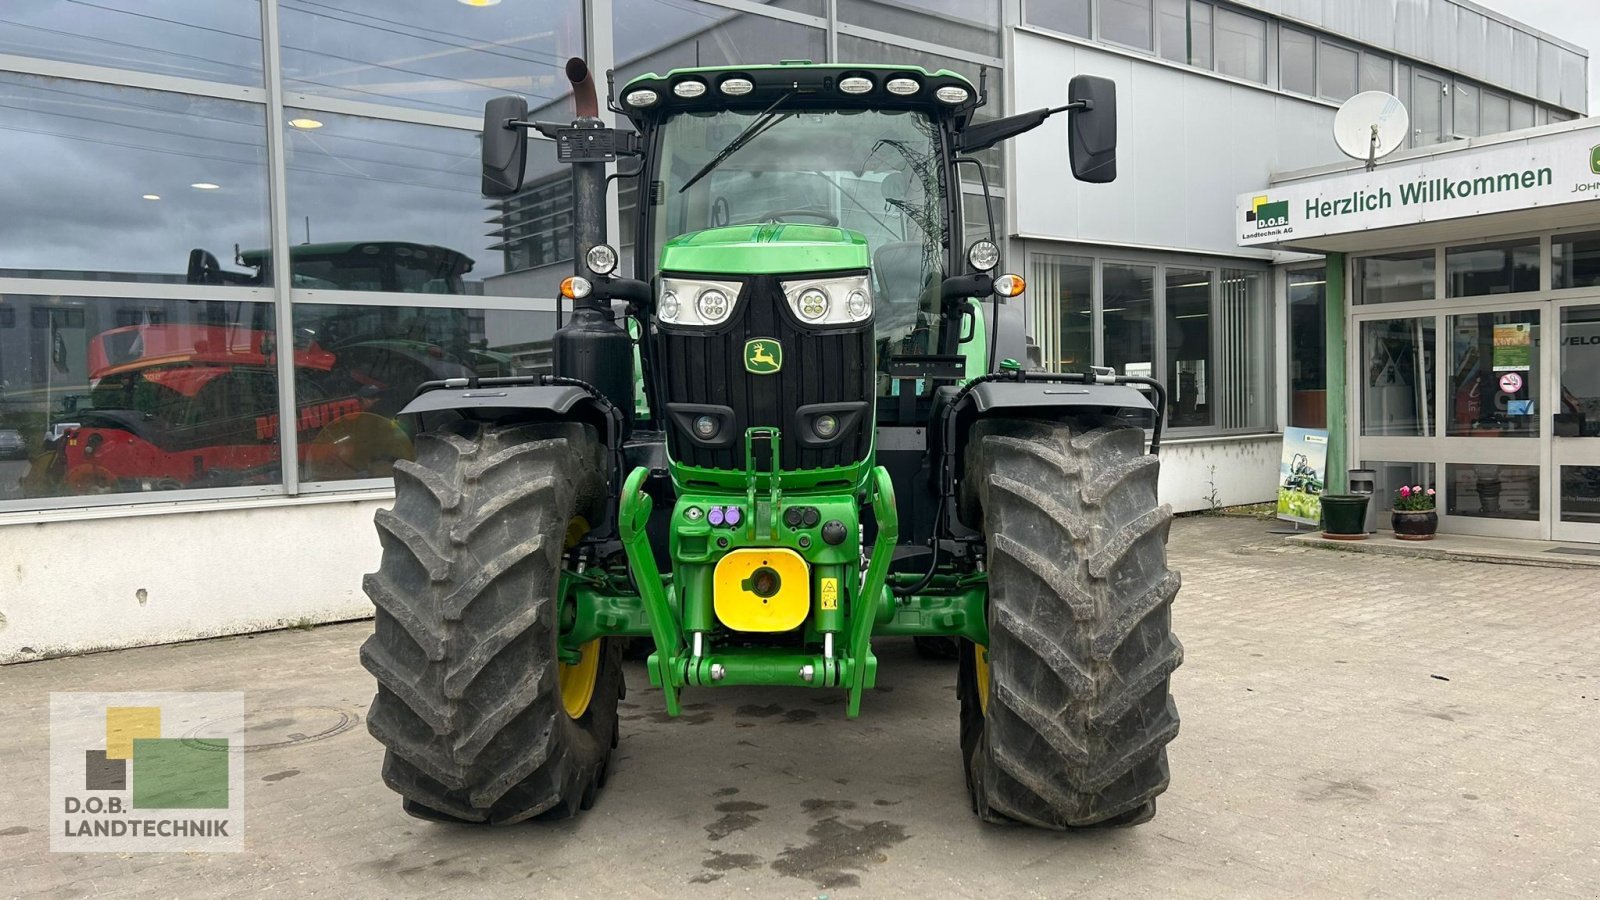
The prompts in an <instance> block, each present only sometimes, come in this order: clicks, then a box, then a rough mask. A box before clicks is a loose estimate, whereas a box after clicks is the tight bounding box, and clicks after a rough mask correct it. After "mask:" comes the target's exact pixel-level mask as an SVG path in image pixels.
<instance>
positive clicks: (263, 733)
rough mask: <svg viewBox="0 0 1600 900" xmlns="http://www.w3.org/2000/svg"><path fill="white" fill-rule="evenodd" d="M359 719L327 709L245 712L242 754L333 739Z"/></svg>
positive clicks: (271, 708) (277, 708)
mask: <svg viewBox="0 0 1600 900" xmlns="http://www.w3.org/2000/svg"><path fill="white" fill-rule="evenodd" d="M358 721H359V718H358V717H357V716H356V715H355V714H354V713H348V712H345V711H344V710H342V709H335V708H333V707H331V706H269V707H265V708H263V709H255V710H251V711H250V712H247V713H245V716H244V746H242V747H240V748H238V749H239V751H242V752H245V753H254V752H256V751H259V750H275V749H277V748H279V747H288V746H292V745H294V744H307V743H310V742H312V741H323V740H327V739H328V738H331V737H337V736H339V735H341V734H344V733H345V732H346V731H349V730H350V729H352V728H354V727H355V726H356V722H358ZM211 724H212V723H202V724H201V725H200V726H198V727H197V728H195V729H193V731H192V733H191V735H186V737H187V736H192V735H197V734H200V733H202V732H203V731H205V730H206V729H209V728H211Z"/></svg>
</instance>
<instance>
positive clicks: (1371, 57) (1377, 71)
mask: <svg viewBox="0 0 1600 900" xmlns="http://www.w3.org/2000/svg"><path fill="white" fill-rule="evenodd" d="M1359 88H1360V89H1361V90H1363V91H1384V92H1385V93H1387V92H1390V91H1393V90H1394V60H1392V59H1390V58H1389V57H1387V56H1384V55H1383V54H1382V53H1373V52H1372V51H1371V50H1363V51H1361V83H1360V85H1359Z"/></svg>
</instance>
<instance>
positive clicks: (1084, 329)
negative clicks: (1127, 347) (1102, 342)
mask: <svg viewBox="0 0 1600 900" xmlns="http://www.w3.org/2000/svg"><path fill="white" fill-rule="evenodd" d="M1028 260H1029V266H1028V275H1027V279H1028V293H1027V295H1026V296H1027V297H1028V301H1029V308H1030V310H1031V311H1032V314H1033V323H1032V326H1031V328H1030V331H1031V332H1032V333H1033V334H1035V335H1037V336H1038V337H1039V338H1040V339H1041V341H1042V346H1041V348H1040V349H1041V351H1042V352H1043V354H1044V358H1042V359H1041V360H1039V363H1040V365H1042V366H1043V367H1044V368H1045V369H1047V370H1049V371H1051V372H1087V371H1089V366H1090V365H1092V364H1093V363H1094V358H1093V354H1094V296H1093V290H1094V260H1093V259H1091V258H1089V257H1087V256H1061V255H1058V254H1055V253H1030V254H1029V255H1028Z"/></svg>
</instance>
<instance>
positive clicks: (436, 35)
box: [0, 0, 1006, 512]
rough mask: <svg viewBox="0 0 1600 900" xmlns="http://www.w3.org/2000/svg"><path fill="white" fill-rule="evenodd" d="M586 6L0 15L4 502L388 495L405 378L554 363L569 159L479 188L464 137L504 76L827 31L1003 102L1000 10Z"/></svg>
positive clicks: (525, 90)
mask: <svg viewBox="0 0 1600 900" xmlns="http://www.w3.org/2000/svg"><path fill="white" fill-rule="evenodd" d="M609 9H610V15H609V19H608V20H607V21H603V22H600V23H599V24H598V28H597V32H598V33H593V34H591V33H588V32H586V25H585V22H586V21H588V18H589V17H590V13H591V10H588V9H587V8H586V6H585V3H584V2H583V0H530V2H519V3H498V4H468V3H449V2H447V3H439V2H433V0H352V2H348V3H339V4H328V3H311V2H305V0H229V2H209V0H208V2H201V0H168V2H165V3H162V4H159V5H150V4H145V3H141V2H135V0H99V2H96V3H92V4H91V3H83V4H52V3H43V2H40V3H31V2H30V3H24V4H17V5H16V8H14V9H12V8H8V9H7V11H6V13H5V15H3V16H0V55H4V56H5V58H6V60H7V61H6V62H0V95H3V96H4V98H5V99H4V100H3V101H0V102H3V103H4V105H5V106H6V107H7V108H8V111H9V112H10V115H9V116H7V118H6V120H5V124H4V126H3V130H4V132H5V134H6V136H7V140H5V141H0V171H3V172H5V173H6V174H5V176H4V177H5V179H6V181H7V183H8V184H9V185H12V186H13V187H14V188H15V189H13V190H8V191H7V192H6V196H7V208H6V215H4V216H0V436H3V438H4V440H3V441H0V445H3V447H0V512H3V511H5V510H8V509H9V510H18V509H28V508H33V507H38V506H47V507H66V506H74V505H86V504H95V503H127V502H129V501H130V500H137V499H139V498H148V499H158V498H159V499H168V498H175V499H190V498H196V499H199V498H215V497H225V496H246V495H261V496H272V495H282V494H290V493H301V492H307V491H312V492H314V491H318V490H348V489H351V488H352V487H354V488H373V487H383V486H385V484H386V481H385V479H387V478H388V477H389V475H390V472H391V471H392V466H393V464H394V462H395V461H396V460H399V459H404V458H407V457H409V456H410V454H411V438H412V435H411V434H410V433H409V431H408V430H407V429H408V427H409V426H408V424H407V423H404V422H401V421H399V420H398V419H397V418H396V416H395V413H396V412H397V411H398V410H399V409H400V408H401V406H403V405H404V403H405V402H406V400H407V399H408V398H409V397H410V396H411V395H412V393H413V392H414V390H415V388H416V386H417V385H418V384H419V383H420V382H422V381H426V380H433V379H438V378H448V377H459V376H467V375H481V376H489V375H508V374H525V373H532V372H539V371H548V369H549V366H550V342H551V335H552V334H553V332H554V329H555V327H556V322H557V313H556V302H555V299H554V297H553V296H552V294H553V290H554V287H555V284H556V282H557V280H558V279H559V277H560V275H563V274H566V272H567V271H568V267H569V266H570V264H571V259H572V256H573V248H572V243H571V241H572V238H571V197H570V191H571V188H570V181H569V179H568V176H567V174H566V172H565V171H564V167H558V165H557V164H556V163H555V161H554V153H553V152H552V151H551V149H550V147H551V145H550V144H548V143H544V142H542V141H541V140H539V139H535V142H534V145H533V146H532V147H530V152H529V176H528V181H527V186H526V188H525V190H524V191H523V192H522V193H520V194H519V195H518V196H516V197H513V198H510V199H509V200H506V201H502V202H490V201H485V200H484V199H483V197H482V196H481V194H480V193H479V171H478V169H479V166H478V147H479V136H478V130H479V127H480V125H479V121H480V117H481V115H482V109H483V103H484V101H485V100H487V99H488V98H490V97H494V96H498V95H502V94H512V93H514V94H520V95H522V96H524V97H526V98H528V99H529V102H530V105H531V106H532V107H533V110H532V112H531V113H530V118H536V119H542V120H557V121H559V120H564V119H567V118H569V117H570V116H571V115H572V114H573V107H572V99H571V95H570V90H569V88H568V86H567V83H566V79H565V77H564V74H563V72H562V68H561V67H562V65H563V63H564V62H565V60H566V59H567V58H569V57H572V56H584V57H587V58H589V59H591V60H597V61H606V60H609V61H611V63H610V64H611V65H613V66H614V67H615V69H616V71H617V76H616V77H617V79H618V81H619V82H620V81H621V80H624V79H626V78H627V77H629V76H631V75H634V74H639V73H643V72H647V71H652V70H654V71H665V70H667V69H670V68H673V67H676V66H693V65H716V64H721V63H731V62H737V61H757V62H763V61H777V60H780V59H796V58H808V59H812V60H816V61H826V60H828V59H829V58H830V52H832V53H836V54H837V57H838V58H859V59H871V60H873V61H887V62H905V63H915V64H919V65H925V66H929V67H933V68H940V67H943V68H950V69H954V70H957V71H960V72H963V73H965V74H968V75H969V76H972V77H974V78H976V76H977V74H978V69H979V68H980V67H985V66H986V67H988V69H989V70H990V72H989V76H990V77H989V81H988V84H989V88H990V106H989V108H988V109H987V110H986V111H985V115H990V116H997V115H1000V114H1001V113H1000V110H1001V108H1002V105H1003V102H1004V97H1003V94H1002V85H1003V83H1004V78H1003V70H1004V63H1003V60H1002V59H1001V58H1000V53H1001V39H1000V22H1001V5H1000V2H999V0H982V2H964V0H963V2H953V0H917V2H913V3H909V4H887V3H879V2H873V0H774V2H772V3H737V4H732V5H723V4H722V3H719V2H716V0H710V2H698V0H616V2H614V3H612V4H610V6H609ZM830 21H831V22H835V23H837V24H836V25H835V26H834V28H833V30H832V31H831V32H830ZM269 61H275V63H271V62H269ZM602 87H603V85H602ZM275 96H276V97H278V98H281V101H277V102H275V101H274V100H273V97H275ZM982 159H983V161H984V163H985V165H986V166H987V167H988V168H989V175H990V180H991V182H992V183H993V185H994V188H995V191H994V193H995V198H994V205H993V207H992V212H993V214H994V216H995V218H996V221H997V222H998V223H1000V224H1001V225H1002V226H1003V224H1004V222H1005V215H1006V213H1005V203H1006V199H1005V190H1004V187H1005V186H1004V181H1003V174H1004V173H1003V169H1002V167H1001V157H1000V154H999V153H998V152H997V151H990V152H988V153H985V154H983V155H982ZM962 177H963V179H964V180H970V182H971V183H972V186H971V187H967V188H964V192H965V193H966V197H965V200H966V201H967V202H965V203H964V207H965V208H966V210H967V215H968V219H969V221H968V222H967V223H966V224H967V226H968V231H969V233H971V234H972V235H973V236H975V235H976V234H978V233H982V234H985V235H987V234H988V232H989V228H988V224H987V217H986V216H985V215H984V209H983V203H982V194H981V192H978V191H977V188H976V183H977V175H976V170H974V169H972V168H966V169H964V170H963V173H962ZM621 188H622V190H620V191H619V197H618V199H619V203H620V205H621V206H623V207H624V208H626V207H629V206H631V205H632V203H634V202H636V199H637V196H638V192H637V186H635V185H631V184H627V183H626V181H625V180H624V184H623V185H621ZM622 221H623V222H624V223H627V224H629V225H631V220H630V218H629V217H628V216H626V215H624V216H623V217H622ZM853 224H855V225H857V226H859V224H860V223H853ZM616 237H617V239H618V241H619V243H621V244H622V245H623V248H624V250H625V251H626V250H627V249H628V247H627V245H628V244H629V243H631V240H632V236H631V234H630V233H628V231H627V230H626V229H625V230H624V232H623V233H622V234H619V235H617V236H616ZM285 354H288V355H287V356H286V355H285ZM285 419H287V420H288V421H287V423H286V422H285ZM291 448H292V449H291Z"/></svg>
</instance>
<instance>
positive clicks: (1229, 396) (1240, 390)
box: [1215, 269, 1272, 431]
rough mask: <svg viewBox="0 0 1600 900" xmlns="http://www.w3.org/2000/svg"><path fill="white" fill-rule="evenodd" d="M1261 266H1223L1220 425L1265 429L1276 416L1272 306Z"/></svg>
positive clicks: (1219, 326)
mask: <svg viewBox="0 0 1600 900" xmlns="http://www.w3.org/2000/svg"><path fill="white" fill-rule="evenodd" d="M1267 285H1268V276H1267V273H1266V272H1263V271H1261V270H1259V269H1223V270H1222V282H1221V290H1220V291H1219V292H1218V296H1217V307H1216V309H1217V312H1216V322H1217V325H1216V330H1215V331H1216V334H1217V337H1218V341H1219V350H1218V351H1217V360H1218V369H1219V372H1218V376H1219V377H1218V379H1217V380H1218V388H1219V390H1218V391H1217V397H1218V404H1217V405H1218V414H1217V422H1216V424H1217V425H1220V426H1221V427H1222V428H1225V429H1228V430H1230V431H1232V430H1238V429H1242V428H1264V427H1266V426H1267V425H1268V424H1269V423H1270V422H1271V419H1272V410H1271V403H1270V400H1271V396H1272V388H1271V381H1270V378H1271V364H1270V361H1271V359H1272V347H1271V341H1270V339H1269V334H1270V332H1271V322H1272V316H1271V306H1270V303H1269V300H1268V295H1269V292H1268V290H1267Z"/></svg>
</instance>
